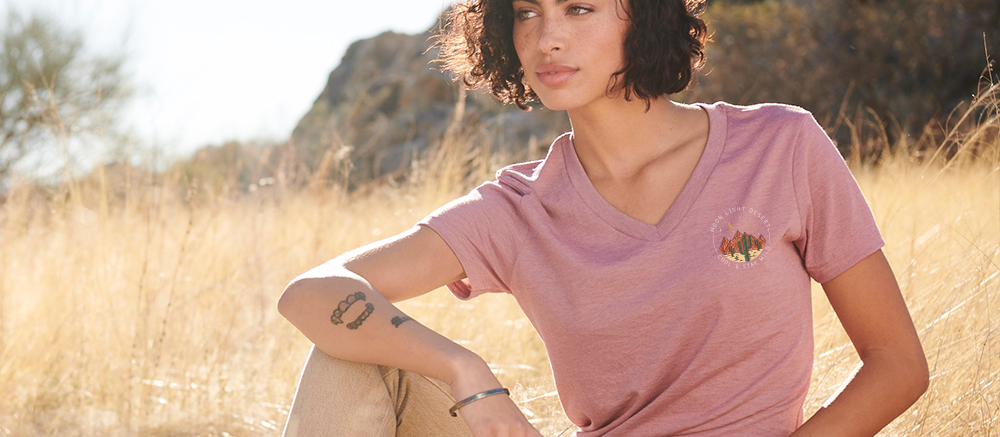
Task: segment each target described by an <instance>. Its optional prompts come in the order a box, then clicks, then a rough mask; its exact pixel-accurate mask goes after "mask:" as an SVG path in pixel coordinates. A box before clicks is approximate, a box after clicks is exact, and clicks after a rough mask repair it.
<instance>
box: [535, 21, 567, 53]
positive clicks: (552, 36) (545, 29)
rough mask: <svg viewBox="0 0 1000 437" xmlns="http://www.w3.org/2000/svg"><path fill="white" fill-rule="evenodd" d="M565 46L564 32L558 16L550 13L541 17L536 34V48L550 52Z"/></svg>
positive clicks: (543, 51)
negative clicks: (537, 33) (539, 29)
mask: <svg viewBox="0 0 1000 437" xmlns="http://www.w3.org/2000/svg"><path fill="white" fill-rule="evenodd" d="M565 48H566V34H565V31H564V29H563V23H562V21H561V20H559V17H552V16H551V14H549V15H546V16H544V17H543V18H542V28H541V32H540V33H539V35H538V49H539V50H540V51H541V52H542V53H551V52H556V51H559V50H563V49H565Z"/></svg>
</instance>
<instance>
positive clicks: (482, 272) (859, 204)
mask: <svg viewBox="0 0 1000 437" xmlns="http://www.w3.org/2000/svg"><path fill="white" fill-rule="evenodd" d="M702 107H703V108H704V109H705V110H706V111H707V112H708V114H709V120H710V132H709V137H708V142H707V145H706V148H705V151H704V153H703V154H702V156H701V158H700V160H699V161H698V164H697V166H696V167H695V170H694V173H693V174H692V175H691V177H690V179H689V180H688V181H687V183H686V185H685V186H684V188H683V190H682V191H681V192H680V194H679V195H678V197H677V199H676V200H675V201H674V203H673V205H671V207H670V209H669V210H668V211H667V213H666V215H664V217H663V219H662V220H661V221H660V223H659V224H657V225H650V224H647V223H644V222H641V221H639V220H636V219H633V218H631V217H629V216H628V215H625V214H623V213H622V212H620V211H618V210H617V209H615V208H614V207H613V206H611V204H609V203H608V202H607V201H605V200H604V199H603V198H602V197H601V195H600V194H599V193H598V192H597V190H596V189H595V188H594V186H593V185H592V184H591V182H590V180H589V179H588V178H587V175H586V173H585V172H584V169H583V167H582V166H581V164H580V161H579V159H578V158H577V155H576V152H575V150H574V148H573V136H572V134H571V133H568V134H564V135H562V136H560V137H559V138H558V139H556V140H555V142H554V143H553V144H552V146H551V148H550V149H549V153H548V156H547V157H546V158H545V160H543V161H536V162H528V163H522V164H516V165H512V166H509V167H506V168H504V169H501V170H500V171H499V172H497V179H496V181H494V182H487V183H484V184H482V185H480V186H479V187H478V188H476V189H475V190H473V191H472V192H471V193H469V194H468V195H466V196H464V197H461V198H459V199H456V200H455V201H453V202H451V203H449V204H447V205H445V206H443V207H442V208H440V209H438V210H437V211H435V212H434V213H432V214H431V215H429V216H428V217H427V218H425V219H424V221H422V222H421V224H423V225H426V226H428V227H430V228H431V229H433V230H434V231H436V232H437V233H438V234H440V235H441V237H442V238H443V239H444V240H445V242H447V244H448V245H449V246H450V247H451V249H452V250H453V251H454V252H455V255H456V256H457V257H458V259H459V261H460V262H461V263H462V266H463V267H464V268H465V272H466V275H467V277H468V279H466V280H463V281H460V282H457V283H454V284H451V285H450V288H451V289H452V291H453V292H454V293H455V294H456V295H457V296H458V297H460V298H463V299H467V298H471V297H473V296H476V295H478V294H481V293H484V292H507V293H511V294H512V295H513V296H514V297H515V298H516V299H517V301H518V303H519V304H520V305H521V307H522V308H523V310H524V312H525V314H526V315H527V316H528V318H529V319H530V320H531V323H532V324H533V325H534V327H535V329H536V330H537V331H538V334H539V336H541V338H542V340H543V341H544V342H545V347H546V349H547V350H548V355H549V360H550V362H551V365H552V371H553V374H554V378H555V382H556V387H557V389H558V391H559V396H560V399H561V401H562V404H563V408H564V410H565V411H566V414H567V415H568V417H569V419H570V420H571V421H572V422H573V423H575V424H576V425H578V426H579V427H580V431H578V432H577V434H576V435H577V436H579V437H592V436H621V437H626V436H627V437H642V436H656V437H662V436H668V435H685V436H700V437H708V436H737V435H738V436H782V437H784V436H787V435H788V434H790V433H791V432H792V431H793V430H794V429H795V428H796V427H798V426H799V425H800V424H801V422H802V403H803V401H804V399H805V395H806V391H807V390H808V388H809V377H810V372H811V370H812V357H813V339H812V307H811V303H810V288H809V278H810V277H812V278H814V279H815V280H817V281H818V282H826V281H829V280H830V279H833V278H834V277H836V276H837V275H839V274H840V273H842V272H844V271H845V270H847V269H848V268H849V267H851V266H852V265H854V264H855V263H857V262H858V261H860V260H861V259H863V258H864V257H866V256H868V255H870V254H872V253H874V252H875V251H876V250H878V249H879V248H880V247H881V246H882V245H883V241H882V238H881V236H880V235H879V232H878V229H877V228H876V226H875V221H874V219H873V217H872V214H871V211H870V209H869V208H868V205H867V204H866V203H865V199H864V198H863V197H862V195H861V191H860V190H859V189H858V186H857V183H856V182H855V181H854V178H853V177H852V176H851V174H850V172H849V170H848V169H847V166H846V165H845V164H844V160H843V158H842V157H841V156H840V154H839V153H838V152H837V149H836V148H835V147H834V146H833V144H832V142H831V141H830V139H829V138H828V137H827V136H826V134H825V133H824V132H823V130H822V129H821V128H820V126H819V125H818V124H817V123H816V121H815V120H814V119H813V117H812V116H811V115H810V114H809V113H808V112H806V111H804V110H802V109H800V108H795V107H790V106H784V105H758V106H749V107H741V106H733V105H729V104H726V103H716V104H712V105H702Z"/></svg>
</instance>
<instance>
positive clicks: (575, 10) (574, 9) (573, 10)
mask: <svg viewBox="0 0 1000 437" xmlns="http://www.w3.org/2000/svg"><path fill="white" fill-rule="evenodd" d="M567 12H568V13H569V15H583V14H586V13H588V12H590V9H588V8H585V7H583V6H570V7H569V9H567Z"/></svg>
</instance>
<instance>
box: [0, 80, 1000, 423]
mask: <svg viewBox="0 0 1000 437" xmlns="http://www.w3.org/2000/svg"><path fill="white" fill-rule="evenodd" d="M985 94H986V95H992V96H993V97H994V98H995V97H996V94H997V93H996V89H995V87H994V89H993V91H992V93H985ZM990 105H992V106H990ZM996 107H997V106H996V104H995V103H989V102H986V101H984V102H980V106H979V108H980V109H981V108H986V109H987V110H986V111H985V115H984V116H983V117H980V118H979V119H976V120H965V121H963V122H961V123H959V122H956V123H955V124H956V126H957V127H956V129H955V130H953V132H954V134H953V135H952V136H950V137H948V138H946V139H945V140H940V141H942V142H941V144H944V145H945V146H946V147H945V148H944V149H942V150H950V151H951V153H950V154H952V155H954V156H953V157H952V158H949V159H943V158H942V157H940V156H939V157H935V158H924V159H921V160H916V159H915V158H911V157H910V155H909V154H907V153H906V147H905V145H903V146H904V147H900V146H898V145H897V147H895V150H897V151H898V152H897V154H896V155H894V156H890V157H886V158H885V159H884V160H883V162H881V163H880V165H878V166H867V167H866V166H857V167H856V168H855V171H856V175H857V178H858V180H859V182H860V183H861V185H862V188H863V190H864V192H865V194H866V196H867V197H868V200H869V201H870V203H871V205H872V207H873V209H874V212H875V215H876V217H877V219H878V221H879V225H880V227H881V229H882V232H883V234H884V236H885V238H886V240H887V242H888V244H887V246H886V248H885V251H886V253H887V255H888V257H889V259H890V262H891V263H892V265H893V267H894V269H895V271H896V274H897V276H898V278H899V282H900V284H901V286H902V289H903V293H904V294H905V297H906V299H907V302H908V303H909V305H910V308H911V311H912V313H913V317H914V320H915V322H916V325H917V327H918V330H919V332H920V335H921V337H922V339H923V342H924V345H925V348H926V350H927V355H928V358H929V361H930V365H931V369H932V370H931V373H932V380H931V386H930V390H929V391H928V393H927V394H926V395H925V396H924V397H923V398H922V399H921V400H920V401H919V402H918V403H917V404H916V405H915V406H914V407H913V408H911V409H910V411H908V412H907V413H906V414H904V415H903V416H902V417H901V418H900V419H898V420H897V421H896V422H894V423H893V424H892V425H891V426H890V427H889V428H887V430H886V431H885V432H884V433H883V435H892V436H896V435H898V436H903V435H926V436H997V435H998V430H997V428H998V423H997V416H998V415H1000V387H998V385H1000V383H997V381H998V380H1000V344H998V342H1000V338H998V335H995V334H997V332H996V331H997V329H998V326H1000V314H998V310H1000V294H998V290H997V289H998V287H1000V278H998V276H1000V267H998V264H997V263H998V262H1000V173H998V171H1000V169H998V159H997V155H996V153H997V151H998V150H1000V139H998V138H997V132H998V128H1000V125H998V122H997V111H996ZM970 126H971V127H970ZM452 144H454V143H452ZM953 146H954V147H953ZM467 152H468V151H462V150H457V151H456V150H450V151H448V153H449V154H450V155H448V156H452V158H447V156H445V158H442V159H443V161H439V162H437V163H435V164H428V165H434V166H435V167H433V168H443V167H442V166H443V165H444V164H442V162H444V163H447V162H451V163H454V162H458V161H461V159H459V160H458V161H456V160H455V159H454V156H466V157H468V156H469V155H468V153H467ZM956 152H957V153H956ZM475 159H478V158H475ZM490 166H492V163H490V164H489V165H487V164H486V163H485V161H484V163H483V167H484V168H486V167H490ZM99 176H101V175H99ZM479 176H482V175H481V174H480V175H479ZM103 181H106V179H105V178H103V177H98V178H97V179H96V182H93V183H75V184H70V185H68V186H66V187H64V188H63V189H60V190H57V191H55V192H53V191H42V190H38V189H34V188H30V187H28V186H27V185H22V186H19V187H18V188H16V189H15V190H14V191H13V192H12V193H11V196H10V197H9V198H8V200H7V201H6V203H4V204H3V205H2V209H0V393H2V394H3V395H2V396H0V436H3V435H14V436H35V435H60V436H73V435H102V436H118V435H152V436H156V435H261V436H263V435H268V436H276V435H279V434H280V431H281V428H282V426H283V423H284V418H285V415H286V414H287V408H288V405H289V404H290V402H291V399H292V395H293V392H294V388H295V387H294V385H295V380H296V378H297V375H298V372H299V370H300V366H301V364H302V362H303V360H304V358H305V354H306V352H307V349H308V346H309V344H308V343H307V341H306V340H305V339H304V338H303V337H302V336H301V335H300V334H299V333H298V332H297V331H296V330H295V329H294V328H293V327H292V326H291V325H289V324H288V323H286V322H285V321H284V320H283V319H282V318H281V317H280V316H279V315H278V314H277V312H276V311H275V309H274V304H275V301H276V299H277V297H278V294H279V293H280V291H281V289H282V288H283V286H284V285H285V283H286V282H287V281H288V280H289V279H290V278H292V277H293V276H294V275H296V274H298V273H300V272H301V271H303V270H305V269H307V268H309V267H311V266H313V265H315V264H318V263H320V262H322V261H324V260H326V259H327V258H330V257H331V256H334V255H336V254H338V253H340V252H342V251H344V250H347V249H350V248H353V247H356V246H358V245H361V244H364V243H367V242H370V241H372V240H375V239H378V238H381V237H387V236H389V235H391V234H393V233H396V232H399V231H402V230H404V229H406V228H407V227H409V226H411V225H412V224H413V223H414V222H415V221H416V220H418V219H419V218H421V217H422V216H423V215H425V214H426V213H428V212H429V211H431V210H432V209H434V208H435V207H436V206H438V205H440V204H442V203H444V202H446V201H447V200H449V199H450V198H452V197H454V196H455V195H458V194H461V193H462V192H464V191H465V190H467V189H468V188H469V187H470V186H471V185H469V184H468V183H466V182H462V179H461V178H456V177H451V178H444V179H436V180H430V179H424V180H422V181H417V182H414V183H411V184H404V185H402V186H391V185H384V186H380V187H374V188H370V189H367V190H363V192H357V193H353V194H346V193H344V192H342V191H340V190H337V189H334V188H327V187H324V186H322V185H319V184H317V185H314V186H313V187H310V188H307V189H292V188H289V187H286V186H284V185H282V183H280V181H279V182H278V183H276V184H274V185H270V186H267V187H262V188H261V189H258V190H257V191H254V192H252V193H249V194H246V195H239V196H217V195H216V196H213V195H206V194H204V193H201V192H198V191H197V190H195V189H191V190H189V191H187V192H184V191H179V190H177V189H176V187H177V186H179V184H178V182H177V181H176V180H173V179H171V178H170V177H169V176H157V177H153V176H149V175H138V174H137V175H132V176H131V180H130V182H129V185H128V187H127V188H123V189H121V190H118V191H115V190H114V189H112V188H109V186H108V183H106V182H103ZM56 193H58V194H56ZM814 301H815V330H816V357H817V360H816V366H815V372H814V378H813V388H812V390H811V391H810V394H809V396H808V399H807V402H806V409H807V414H809V413H810V412H812V411H814V410H815V409H816V408H817V407H818V406H819V405H820V404H822V402H823V401H824V400H825V399H826V398H827V397H828V396H829V395H830V394H831V393H833V392H834V390H835V389H836V388H837V386H838V384H839V383H840V382H841V381H842V380H843V379H844V377H845V376H846V375H847V374H848V373H849V372H850V371H851V370H853V368H854V367H855V366H856V364H857V362H858V360H857V357H856V355H855V354H854V352H853V350H852V349H851V347H850V344H849V342H848V340H847V339H846V336H845V335H844V334H843V331H842V329H841V328H840V327H839V324H838V323H837V322H836V318H835V316H834V315H833V313H832V311H831V310H830V309H829V307H828V305H827V304H826V303H825V299H824V298H823V296H822V293H821V291H818V290H817V295H816V297H815V299H814ZM402 306H403V307H404V310H405V311H407V312H408V313H410V314H411V315H413V316H414V317H415V318H417V319H419V320H421V321H422V322H423V323H425V324H427V325H429V326H431V327H433V328H435V329H438V330H440V331H441V332H443V333H444V334H445V335H447V336H449V337H451V338H453V339H455V340H457V341H459V342H461V343H462V344H465V345H467V346H468V347H469V348H471V349H473V350H475V351H477V352H479V353H480V354H482V355H483V356H484V358H486V359H487V361H488V362H490V363H491V364H492V365H493V367H494V368H495V370H496V371H497V372H498V374H499V377H500V378H501V380H502V381H503V382H504V383H505V384H507V385H508V386H511V387H516V389H515V391H514V397H515V399H516V400H518V401H520V403H521V406H522V408H523V409H524V411H525V413H526V414H527V415H528V417H529V419H531V420H532V421H533V423H535V424H536V426H537V427H538V428H539V429H540V430H542V432H543V433H544V434H546V435H569V432H566V430H567V428H568V422H567V421H566V419H565V418H564V417H563V416H562V413H561V411H560V409H559V407H558V400H557V398H556V396H555V394H554V392H553V384H552V381H551V377H550V376H549V368H548V363H547V360H546V355H545V352H544V348H543V346H542V344H541V342H540V341H539V340H538V338H537V337H536V335H535V333H534V331H533V330H532V328H531V326H530V324H529V323H528V322H527V321H526V319H525V318H524V316H523V314H522V313H521V312H520V310H519V309H518V308H517V306H516V304H515V303H514V301H513V299H511V298H509V297H508V296H485V297H482V298H479V299H476V300H474V301H472V302H464V303H463V302H459V301H457V300H455V299H453V298H451V297H450V296H449V295H447V293H446V292H444V291H442V290H438V291H435V292H433V293H431V294H429V295H427V296H424V297H422V298H420V299H417V300H415V301H411V302H405V303H404V304H403V305H402Z"/></svg>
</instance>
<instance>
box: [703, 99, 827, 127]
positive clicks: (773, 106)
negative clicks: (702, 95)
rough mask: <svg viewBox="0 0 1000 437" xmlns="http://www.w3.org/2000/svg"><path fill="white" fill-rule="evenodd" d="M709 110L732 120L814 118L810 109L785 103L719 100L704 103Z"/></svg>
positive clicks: (777, 120)
mask: <svg viewBox="0 0 1000 437" xmlns="http://www.w3.org/2000/svg"><path fill="white" fill-rule="evenodd" d="M704 106H705V107H706V108H707V109H708V110H710V111H711V110H713V109H714V110H717V111H722V112H723V113H725V115H726V118H728V119H729V121H730V122H744V123H755V122H756V123H762V122H772V123H773V122H789V123H802V122H805V121H807V120H812V119H813V115H812V113H811V112H809V111H808V110H806V109H804V108H802V107H799V106H795V105H789V104H785V103H757V104H753V105H735V104H732V103H729V102H724V101H718V102H715V103H712V104H705V105H704Z"/></svg>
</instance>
